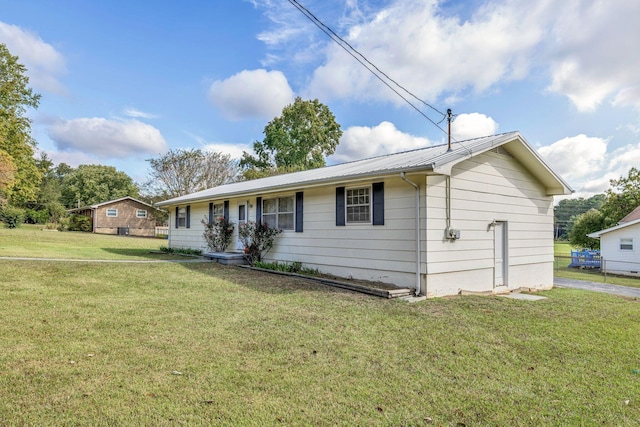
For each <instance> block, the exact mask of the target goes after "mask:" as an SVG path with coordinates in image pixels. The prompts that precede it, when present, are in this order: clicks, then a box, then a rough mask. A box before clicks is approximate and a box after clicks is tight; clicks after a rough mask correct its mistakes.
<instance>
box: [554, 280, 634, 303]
mask: <svg viewBox="0 0 640 427" xmlns="http://www.w3.org/2000/svg"><path fill="white" fill-rule="evenodd" d="M553 284H554V286H557V287H559V288H574V289H583V290H586V291H595V292H605V293H607V294H614V295H622V296H625V297H632V298H640V288H630V287H628V286H619V285H607V284H606V283H597V282H587V281H584V280H574V279H563V278H560V277H556V278H555V279H553Z"/></svg>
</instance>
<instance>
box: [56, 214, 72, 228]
mask: <svg viewBox="0 0 640 427" xmlns="http://www.w3.org/2000/svg"><path fill="white" fill-rule="evenodd" d="M70 222H71V221H70V219H69V218H68V217H67V218H60V221H59V222H58V231H69V223H70Z"/></svg>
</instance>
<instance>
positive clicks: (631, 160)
mask: <svg viewBox="0 0 640 427" xmlns="http://www.w3.org/2000/svg"><path fill="white" fill-rule="evenodd" d="M638 165H640V143H636V144H629V145H626V146H624V147H620V148H618V149H616V150H615V151H614V152H613V153H611V156H610V160H609V165H608V167H607V170H608V171H609V172H612V173H615V174H617V176H616V178H619V177H620V176H627V174H628V173H629V169H631V168H632V167H635V168H637V167H638Z"/></svg>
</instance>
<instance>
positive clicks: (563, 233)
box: [553, 194, 606, 239]
mask: <svg viewBox="0 0 640 427" xmlns="http://www.w3.org/2000/svg"><path fill="white" fill-rule="evenodd" d="M605 199H606V196H605V195H604V194H596V195H595V196H593V197H589V198H588V199H585V198H583V197H579V198H577V199H564V200H561V201H560V203H558V204H557V205H556V206H555V207H554V209H553V215H554V222H555V227H556V238H561V239H566V238H567V237H568V235H569V232H570V231H571V227H572V225H573V223H574V222H575V218H577V217H578V216H579V215H582V214H583V213H585V212H587V211H588V210H590V209H600V208H601V207H602V204H603V203H604V201H605Z"/></svg>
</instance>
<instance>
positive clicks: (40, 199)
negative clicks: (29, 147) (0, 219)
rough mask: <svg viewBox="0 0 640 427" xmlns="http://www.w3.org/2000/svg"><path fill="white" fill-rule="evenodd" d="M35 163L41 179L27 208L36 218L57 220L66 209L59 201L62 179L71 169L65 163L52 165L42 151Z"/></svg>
mask: <svg viewBox="0 0 640 427" xmlns="http://www.w3.org/2000/svg"><path fill="white" fill-rule="evenodd" d="M36 165H37V166H38V169H39V170H40V172H41V174H42V180H41V181H40V185H39V189H38V194H37V196H36V200H35V201H34V202H30V203H27V208H29V209H30V210H33V211H34V212H36V213H37V214H38V218H46V221H50V222H58V221H59V220H60V218H61V217H63V216H64V215H65V214H66V209H65V207H64V206H63V205H62V203H61V202H60V200H61V198H62V181H63V178H64V176H65V175H66V174H67V173H70V172H71V171H72V170H73V169H72V168H71V166H69V165H67V164H66V163H60V164H59V165H58V166H55V167H54V163H53V161H52V160H51V159H50V158H49V156H47V154H46V153H44V152H43V153H42V154H41V155H40V158H39V159H37V160H36ZM28 212H29V211H28Z"/></svg>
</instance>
